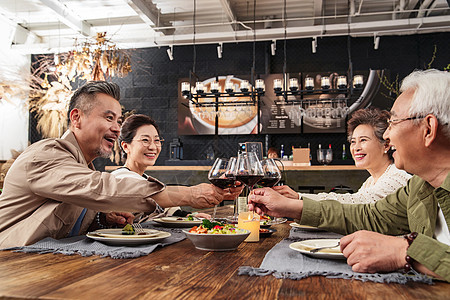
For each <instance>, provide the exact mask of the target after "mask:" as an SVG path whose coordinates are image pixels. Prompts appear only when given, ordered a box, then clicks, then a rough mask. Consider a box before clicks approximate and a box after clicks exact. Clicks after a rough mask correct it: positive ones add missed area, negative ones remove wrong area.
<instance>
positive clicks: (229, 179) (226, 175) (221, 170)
mask: <svg viewBox="0 0 450 300" xmlns="http://www.w3.org/2000/svg"><path fill="white" fill-rule="evenodd" d="M230 161H231V160H228V159H226V158H216V160H215V161H214V164H213V166H212V167H211V170H209V173H208V180H209V181H210V182H211V183H212V184H214V185H215V186H217V187H219V188H221V189H226V188H230V187H234V182H235V177H234V174H233V173H232V172H231V169H230V166H231V164H230ZM216 210H217V205H216V206H214V213H213V216H212V220H213V221H214V219H215V218H216Z"/></svg>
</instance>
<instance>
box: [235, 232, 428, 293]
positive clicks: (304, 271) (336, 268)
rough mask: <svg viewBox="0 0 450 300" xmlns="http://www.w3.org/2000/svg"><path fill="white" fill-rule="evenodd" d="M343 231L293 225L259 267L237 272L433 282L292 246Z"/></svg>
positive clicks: (419, 276) (335, 236) (290, 277)
mask: <svg viewBox="0 0 450 300" xmlns="http://www.w3.org/2000/svg"><path fill="white" fill-rule="evenodd" d="M341 237H342V235H340V234H337V233H331V232H310V231H305V230H302V229H300V228H292V229H291V232H290V234H289V238H286V239H284V240H282V241H281V242H279V243H278V244H276V245H275V246H274V247H273V248H272V249H270V250H269V252H267V254H266V256H265V257H264V260H263V262H262V263H261V265H260V267H259V268H254V267H250V266H242V267H240V268H239V271H238V275H249V276H266V275H270V274H272V275H273V276H275V277H276V278H289V279H294V280H300V279H303V278H306V277H309V276H318V275H320V276H326V277H328V278H344V279H357V280H361V281H373V282H380V283H383V282H384V283H391V282H394V283H401V284H405V283H407V282H408V281H414V282H423V283H428V284H432V279H431V278H430V277H428V276H426V275H423V274H419V273H417V272H415V271H413V272H410V273H407V274H405V273H402V272H391V273H375V274H368V273H357V272H353V271H352V268H351V267H350V266H349V265H348V264H347V263H346V261H345V260H343V259H342V260H337V259H320V258H314V257H309V256H307V255H303V254H302V253H300V252H298V251H295V250H292V249H290V248H289V245H290V244H291V243H294V242H298V241H303V240H307V239H319V238H322V239H336V238H341Z"/></svg>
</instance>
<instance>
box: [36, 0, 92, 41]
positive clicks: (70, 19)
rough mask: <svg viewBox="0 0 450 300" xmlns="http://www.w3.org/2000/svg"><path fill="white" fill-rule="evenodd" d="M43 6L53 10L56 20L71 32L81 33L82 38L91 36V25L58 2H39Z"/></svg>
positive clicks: (42, 0)
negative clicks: (56, 16)
mask: <svg viewBox="0 0 450 300" xmlns="http://www.w3.org/2000/svg"><path fill="white" fill-rule="evenodd" d="M40 1H41V2H42V3H43V4H44V5H45V6H47V7H48V8H50V9H51V10H53V11H54V12H55V13H56V14H57V15H58V19H59V20H60V21H61V22H63V23H64V24H66V25H67V26H69V27H70V28H72V29H73V30H75V31H77V32H79V33H81V34H82V35H84V36H90V35H91V25H89V23H87V22H86V21H84V20H82V19H81V18H80V17H79V16H77V15H76V14H75V13H74V12H73V11H72V10H71V9H70V8H68V7H67V6H66V5H65V4H64V3H62V2H61V1H59V0H40Z"/></svg>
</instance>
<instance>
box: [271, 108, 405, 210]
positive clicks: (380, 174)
mask: <svg viewBox="0 0 450 300" xmlns="http://www.w3.org/2000/svg"><path fill="white" fill-rule="evenodd" d="M389 117H390V114H389V112H387V111H385V110H380V109H378V108H366V109H360V110H357V111H356V112H354V113H353V115H352V117H351V119H350V120H348V122H347V125H348V141H349V142H350V152H351V154H352V157H353V159H354V160H355V165H356V166H357V167H360V168H364V169H366V170H367V171H368V172H369V173H370V177H369V178H367V180H366V181H365V182H364V183H363V185H362V186H361V188H360V189H359V190H358V192H356V193H354V194H337V193H319V194H303V193H302V194H300V193H296V192H295V191H293V190H292V189H291V188H289V187H287V186H275V187H273V189H274V190H276V191H277V192H279V193H280V194H282V195H284V196H286V197H289V198H296V199H302V197H307V198H310V199H314V200H337V201H339V202H342V203H354V204H357V203H374V202H376V201H377V200H379V199H381V198H383V197H385V196H387V195H389V194H391V193H393V192H395V191H396V190H397V189H399V188H400V187H402V186H404V185H406V182H407V181H408V179H409V178H411V175H409V174H408V173H406V172H405V171H403V170H399V169H397V168H396V167H395V165H394V159H393V158H392V153H393V151H392V150H391V149H390V148H389V142H388V141H385V140H384V139H383V133H384V132H385V131H386V129H387V128H388V125H389V124H388V120H389Z"/></svg>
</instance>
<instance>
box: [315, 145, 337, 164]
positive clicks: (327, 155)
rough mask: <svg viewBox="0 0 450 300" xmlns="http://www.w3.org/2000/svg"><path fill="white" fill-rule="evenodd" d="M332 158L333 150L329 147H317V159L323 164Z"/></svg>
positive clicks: (329, 161)
mask: <svg viewBox="0 0 450 300" xmlns="http://www.w3.org/2000/svg"><path fill="white" fill-rule="evenodd" d="M332 160H333V150H331V148H329V149H318V150H317V161H318V162H319V163H321V164H323V165H324V166H326V165H328V164H329V163H331V161H332Z"/></svg>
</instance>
